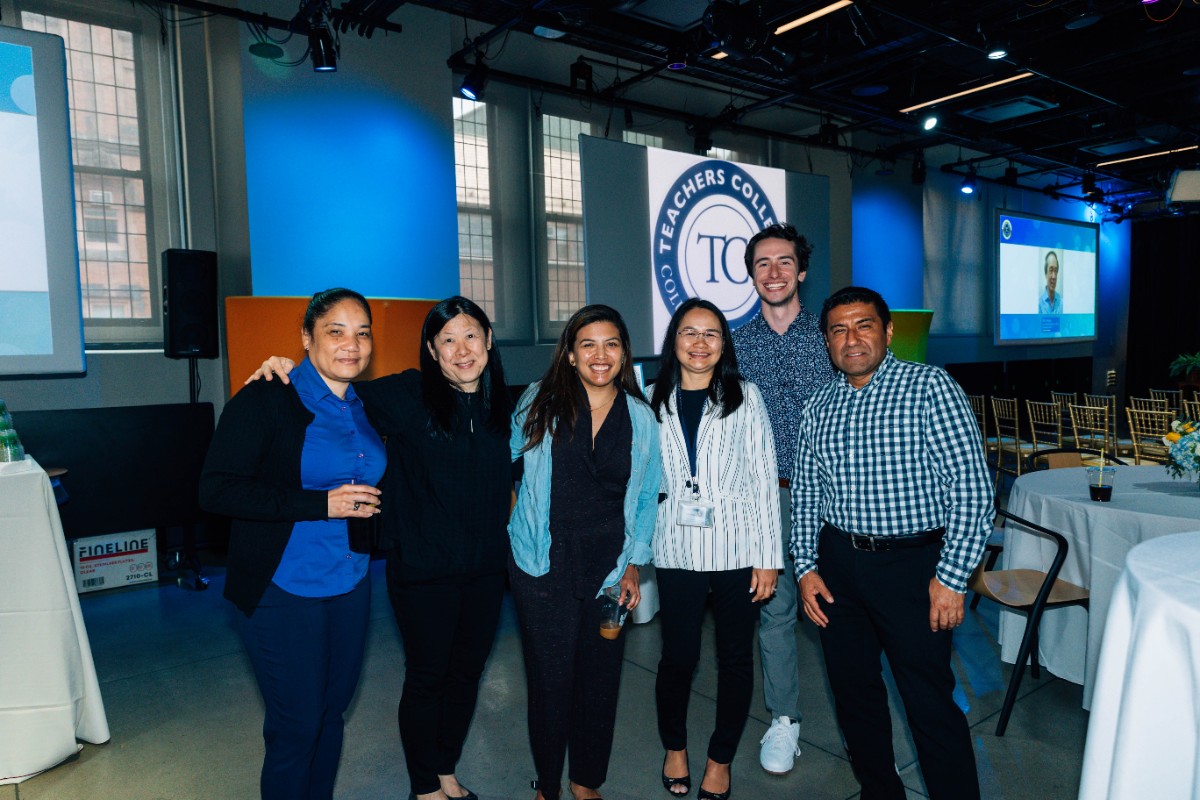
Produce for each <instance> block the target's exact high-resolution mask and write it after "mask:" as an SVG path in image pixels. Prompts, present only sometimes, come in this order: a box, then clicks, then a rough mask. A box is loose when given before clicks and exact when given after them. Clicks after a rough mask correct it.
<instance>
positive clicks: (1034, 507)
mask: <svg viewBox="0 0 1200 800" xmlns="http://www.w3.org/2000/svg"><path fill="white" fill-rule="evenodd" d="M1008 510H1009V511H1010V512H1012V513H1013V514H1016V515H1017V516H1019V517H1024V518H1025V519H1027V520H1029V521H1031V522H1035V523H1037V524H1039V525H1044V526H1045V527H1047V528H1050V529H1052V530H1055V531H1058V532H1059V533H1062V534H1063V535H1064V536H1065V537H1066V538H1067V541H1068V542H1069V544H1070V549H1069V551H1068V553H1067V560H1066V563H1065V564H1064V565H1063V569H1062V573H1061V576H1060V577H1062V578H1063V579H1065V580H1068V581H1070V582H1072V583H1075V584H1078V585H1080V586H1084V587H1087V588H1088V589H1089V591H1090V592H1091V606H1090V610H1089V609H1086V608H1082V607H1068V608H1060V609H1053V610H1051V611H1048V612H1046V614H1045V616H1043V617H1042V629H1041V635H1040V637H1039V640H1038V653H1039V655H1038V658H1039V660H1040V662H1041V663H1042V664H1044V665H1045V666H1046V668H1047V669H1049V670H1050V672H1052V673H1053V674H1055V675H1057V676H1058V677H1060V678H1064V679H1066V680H1069V681H1071V682H1072V683H1078V684H1081V685H1082V686H1083V707H1084V708H1091V702H1092V692H1093V683H1094V680H1095V675H1096V665H1097V662H1098V660H1099V657H1100V645H1101V642H1102V641H1103V638H1104V620H1105V617H1106V616H1107V614H1108V604H1109V600H1110V598H1111V597H1112V594H1113V590H1114V588H1115V587H1116V584H1117V579H1118V577H1119V576H1120V574H1121V570H1123V569H1124V568H1125V559H1126V556H1128V554H1129V551H1130V550H1131V549H1133V547H1134V546H1135V545H1138V544H1140V543H1142V542H1144V541H1147V540H1149V539H1153V538H1155V537H1159V536H1166V535H1169V534H1172V533H1183V532H1186V531H1192V530H1196V528H1197V525H1198V520H1200V490H1197V487H1196V482H1195V481H1183V480H1173V479H1172V478H1171V476H1170V475H1169V474H1168V473H1167V470H1166V468H1165V467H1162V466H1144V467H1117V476H1116V480H1115V481H1114V483H1113V495H1112V501H1111V502H1108V503H1098V502H1092V501H1091V500H1090V499H1089V498H1088V489H1087V477H1086V474H1085V472H1084V470H1083V468H1074V469H1052V470H1042V471H1039V472H1030V473H1026V474H1024V475H1022V476H1021V477H1019V478H1017V480H1016V482H1015V483H1014V484H1013V489H1012V493H1011V494H1010V495H1009V499H1008ZM1053 557H1054V542H1053V541H1051V540H1050V539H1049V538H1045V537H1040V536H1035V535H1033V534H1031V533H1028V532H1022V531H1020V530H1017V529H1015V528H1014V529H1012V530H1009V531H1008V533H1007V534H1006V537H1005V543H1004V554H1003V559H1002V567H1003V568H1004V569H1017V568H1032V569H1043V570H1044V569H1048V568H1049V566H1050V561H1051V559H1053ZM1024 631H1025V617H1024V616H1023V615H1021V614H1016V613H1013V612H1008V611H1002V612H1001V614H1000V656H1001V658H1003V659H1004V660H1005V661H1007V662H1009V663H1012V662H1014V661H1015V660H1016V657H1017V650H1018V648H1019V646H1020V644H1021V635H1022V634H1023V633H1024Z"/></svg>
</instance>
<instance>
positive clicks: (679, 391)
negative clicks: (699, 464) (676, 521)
mask: <svg viewBox="0 0 1200 800" xmlns="http://www.w3.org/2000/svg"><path fill="white" fill-rule="evenodd" d="M675 409H676V411H678V412H679V428H680V430H681V431H682V432H683V441H684V444H685V445H686V446H687V454H688V468H689V471H688V474H689V475H691V476H692V479H691V480H690V481H688V483H687V485H688V487H689V488H690V489H691V490H692V493H693V494H700V481H699V480H698V477H699V476H698V475H697V474H696V445H697V443H698V442H697V440H698V439H699V438H700V424H701V423H702V422H703V421H704V412H705V411H707V410H708V396H707V395H705V397H704V404H703V405H701V406H700V417H699V419H697V420H696V430H695V432H693V431H692V430H691V426H689V425H688V424H687V421H686V420H684V418H683V388H682V387H680V386H676V387H675Z"/></svg>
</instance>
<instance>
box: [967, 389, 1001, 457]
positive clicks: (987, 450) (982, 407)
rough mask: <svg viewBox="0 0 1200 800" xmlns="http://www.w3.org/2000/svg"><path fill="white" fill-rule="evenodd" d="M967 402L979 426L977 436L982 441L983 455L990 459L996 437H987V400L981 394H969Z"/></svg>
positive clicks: (993, 451) (994, 447)
mask: <svg viewBox="0 0 1200 800" xmlns="http://www.w3.org/2000/svg"><path fill="white" fill-rule="evenodd" d="M967 400H969V401H970V403H971V411H972V413H974V414H975V422H977V423H978V424H979V435H980V437H981V438H982V439H983V453H984V455H985V456H987V457H991V455H992V454H993V453H995V452H996V437H994V436H988V435H987V398H986V397H984V396H983V395H981V394H969V395H967Z"/></svg>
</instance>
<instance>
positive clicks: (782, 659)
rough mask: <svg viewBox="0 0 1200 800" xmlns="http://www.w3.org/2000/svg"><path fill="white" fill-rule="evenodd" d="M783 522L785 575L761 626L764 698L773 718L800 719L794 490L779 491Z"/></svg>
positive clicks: (765, 607)
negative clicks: (791, 546)
mask: <svg viewBox="0 0 1200 800" xmlns="http://www.w3.org/2000/svg"><path fill="white" fill-rule="evenodd" d="M779 512H780V519H781V520H782V521H783V525H782V526H781V529H782V531H783V537H782V541H781V542H780V543H779V546H780V547H781V548H782V550H783V572H782V573H781V574H780V576H779V583H778V584H777V588H776V591H775V596H774V597H772V598H771V599H770V600H769V601H768V602H766V603H764V604H763V607H762V611H761V612H760V616H759V624H758V647H759V650H760V651H761V653H762V671H763V696H764V699H765V700H766V701H767V710H768V711H769V712H771V717H772V718H775V717H789V718H791V719H794V720H799V719H800V676H799V666H798V663H797V656H796V610H797V609H796V572H795V568H794V567H793V563H792V559H791V557H790V556H789V555H788V541H789V540H790V539H791V531H792V491H791V489H780V490H779Z"/></svg>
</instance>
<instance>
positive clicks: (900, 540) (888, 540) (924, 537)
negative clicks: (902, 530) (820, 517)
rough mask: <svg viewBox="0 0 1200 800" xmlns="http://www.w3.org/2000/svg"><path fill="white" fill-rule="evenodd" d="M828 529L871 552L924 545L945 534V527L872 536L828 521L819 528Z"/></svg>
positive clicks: (853, 544)
mask: <svg viewBox="0 0 1200 800" xmlns="http://www.w3.org/2000/svg"><path fill="white" fill-rule="evenodd" d="M826 531H829V532H830V533H836V534H837V535H838V536H840V537H842V538H843V539H845V540H847V541H848V542H850V545H851V546H852V547H853V548H854V549H855V550H866V551H868V552H871V553H882V552H885V551H887V550H902V549H904V548H906V547H925V546H926V545H930V544H936V543H938V542H940V541H942V538H943V537H944V536H945V535H946V529H945V528H934V529H933V530H931V531H922V532H920V533H912V534H905V535H903V536H874V535H872V534H869V533H850V532H849V531H844V530H842V529H841V528H835V527H834V526H832V525H830V524H829V523H828V522H826V523H825V524H824V526H822V528H821V533H825V532H826Z"/></svg>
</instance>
